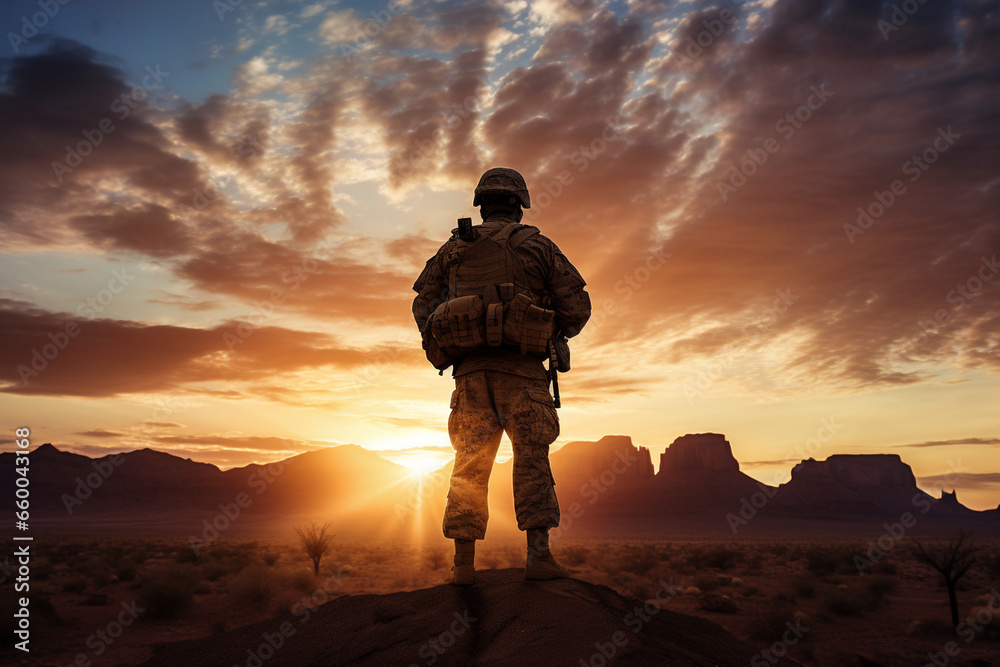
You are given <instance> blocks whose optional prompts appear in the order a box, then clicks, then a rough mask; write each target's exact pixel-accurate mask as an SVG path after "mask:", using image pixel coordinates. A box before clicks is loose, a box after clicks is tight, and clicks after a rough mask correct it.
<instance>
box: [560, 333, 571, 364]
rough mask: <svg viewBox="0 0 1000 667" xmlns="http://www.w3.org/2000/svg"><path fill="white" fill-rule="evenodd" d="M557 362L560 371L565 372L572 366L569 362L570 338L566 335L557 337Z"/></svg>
mask: <svg viewBox="0 0 1000 667" xmlns="http://www.w3.org/2000/svg"><path fill="white" fill-rule="evenodd" d="M556 363H557V365H558V367H559V368H558V370H559V372H560V373H565V372H566V371H568V370H569V369H570V367H571V366H570V363H569V339H568V338H566V336H558V337H557V338H556Z"/></svg>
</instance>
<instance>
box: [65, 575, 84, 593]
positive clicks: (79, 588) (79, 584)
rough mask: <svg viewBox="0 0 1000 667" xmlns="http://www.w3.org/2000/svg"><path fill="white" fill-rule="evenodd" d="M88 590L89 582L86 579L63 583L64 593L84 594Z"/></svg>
mask: <svg viewBox="0 0 1000 667" xmlns="http://www.w3.org/2000/svg"><path fill="white" fill-rule="evenodd" d="M86 588H87V580H86V579H85V578H84V577H73V578H71V579H67V580H66V581H64V582H63V585H62V589H63V592H64V593H82V592H83V591H84V590H86Z"/></svg>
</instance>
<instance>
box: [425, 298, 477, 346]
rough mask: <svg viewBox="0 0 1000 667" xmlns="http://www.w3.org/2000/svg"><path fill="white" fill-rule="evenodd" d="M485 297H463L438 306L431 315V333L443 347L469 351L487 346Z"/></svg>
mask: <svg viewBox="0 0 1000 667" xmlns="http://www.w3.org/2000/svg"><path fill="white" fill-rule="evenodd" d="M483 310H484V309H483V297H481V296H479V295H470V296H460V297H458V298H456V299H449V300H448V301H445V302H444V303H442V304H441V305H440V306H438V307H437V308H436V309H435V310H434V313H433V314H432V316H431V322H430V327H431V333H432V335H433V336H434V339H435V340H436V341H437V343H438V345H439V346H440V347H443V348H457V349H459V350H469V349H471V348H476V347H480V346H481V345H484V344H485V343H486V335H485V334H486V331H485V326H484V312H483Z"/></svg>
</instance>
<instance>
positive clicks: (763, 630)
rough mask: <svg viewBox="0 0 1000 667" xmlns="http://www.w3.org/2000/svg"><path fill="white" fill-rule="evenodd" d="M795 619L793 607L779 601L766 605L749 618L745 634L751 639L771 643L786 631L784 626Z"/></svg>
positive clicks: (786, 628)
mask: <svg viewBox="0 0 1000 667" xmlns="http://www.w3.org/2000/svg"><path fill="white" fill-rule="evenodd" d="M794 617H795V606H794V605H792V604H790V603H788V602H784V601H781V600H774V601H772V602H770V603H768V604H767V605H766V606H765V607H764V609H762V610H761V611H760V612H758V613H756V614H752V615H751V617H750V623H749V625H748V626H747V633H748V634H749V635H750V638H751V639H756V640H759V641H765V642H773V641H776V640H778V639H780V638H781V635H782V633H784V632H785V631H786V630H788V627H787V626H786V625H785V623H787V622H788V621H791V620H793V619H794Z"/></svg>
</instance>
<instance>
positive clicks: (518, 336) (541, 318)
mask: <svg viewBox="0 0 1000 667" xmlns="http://www.w3.org/2000/svg"><path fill="white" fill-rule="evenodd" d="M555 315H556V313H555V311H554V310H548V309H547V308H540V307H539V306H536V305H535V299H534V298H532V297H531V296H530V295H528V294H526V293H524V292H519V293H518V294H516V295H515V296H514V298H513V299H511V301H510V303H509V304H507V310H506V313H505V314H504V322H503V342H504V343H506V344H507V345H510V346H512V347H516V348H517V349H518V350H520V352H521V354H530V355H533V356H537V357H547V356H548V354H549V339H551V338H552V336H553V334H555V326H556V317H555Z"/></svg>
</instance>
